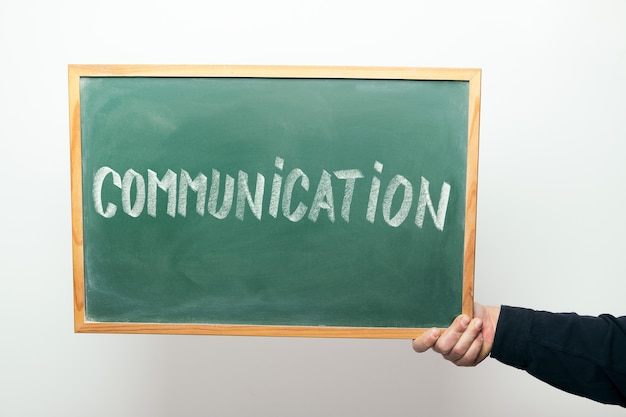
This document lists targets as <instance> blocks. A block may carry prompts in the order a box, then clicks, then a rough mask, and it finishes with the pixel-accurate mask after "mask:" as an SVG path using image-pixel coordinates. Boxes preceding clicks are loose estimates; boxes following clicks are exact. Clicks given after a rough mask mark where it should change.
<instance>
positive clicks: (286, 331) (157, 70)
mask: <svg viewBox="0 0 626 417" xmlns="http://www.w3.org/2000/svg"><path fill="white" fill-rule="evenodd" d="M68 76H69V77H68V78H69V114H70V159H71V196H72V248H73V275H74V329H75V331H76V332H96V333H156V334H219V335H251V336H253V335H259V336H267V335H270V336H303V337H349V338H415V337H417V336H419V335H420V334H421V333H422V332H423V331H424V329H407V328H344V327H324V326H265V325H262V326H258V325H223V324H163V323H121V322H115V323H103V322H90V321H87V320H86V319H85V282H84V276H85V270H84V268H85V265H84V246H83V203H82V202H83V195H82V193H83V191H82V170H81V169H82V168H81V121H80V117H81V114H80V94H79V82H80V78H81V77H83V76H104V77H107V76H116V77H131V76H151V77H174V76H175V77H259V76H262V77H276V78H329V79H333V78H368V79H408V80H460V81H468V82H469V100H470V103H469V115H468V121H469V123H468V152H467V184H466V208H465V216H466V227H465V243H464V246H465V248H464V271H463V301H462V310H463V312H464V313H465V314H468V315H470V316H472V315H473V288H474V257H475V236H476V201H477V174H478V142H479V120H480V90H481V70H480V69H440V68H432V69H431V68H383V67H315V66H309V67H298V66H271V67H270V66H182V65H70V66H69V67H68Z"/></svg>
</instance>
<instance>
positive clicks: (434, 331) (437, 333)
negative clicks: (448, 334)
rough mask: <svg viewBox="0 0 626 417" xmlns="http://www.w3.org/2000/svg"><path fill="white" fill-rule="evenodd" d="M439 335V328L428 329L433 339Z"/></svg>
mask: <svg viewBox="0 0 626 417" xmlns="http://www.w3.org/2000/svg"><path fill="white" fill-rule="evenodd" d="M439 335H440V331H439V329H438V328H436V327H433V328H432V329H430V336H431V337H432V338H433V339H437V338H439Z"/></svg>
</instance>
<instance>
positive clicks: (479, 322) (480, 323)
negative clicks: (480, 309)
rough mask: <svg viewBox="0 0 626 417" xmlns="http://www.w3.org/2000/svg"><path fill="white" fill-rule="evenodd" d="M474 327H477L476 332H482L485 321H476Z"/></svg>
mask: <svg viewBox="0 0 626 417" xmlns="http://www.w3.org/2000/svg"><path fill="white" fill-rule="evenodd" d="M474 327H476V330H480V329H481V328H482V327H483V321H482V320H481V319H476V321H475V322H474Z"/></svg>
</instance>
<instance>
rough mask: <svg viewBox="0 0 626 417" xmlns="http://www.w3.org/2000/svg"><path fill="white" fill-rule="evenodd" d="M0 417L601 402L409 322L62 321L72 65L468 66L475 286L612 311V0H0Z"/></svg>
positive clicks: (429, 411) (306, 412) (570, 410)
mask: <svg viewBox="0 0 626 417" xmlns="http://www.w3.org/2000/svg"><path fill="white" fill-rule="evenodd" d="M0 62H1V64H0V106H1V108H0V110H1V111H0V178H1V181H2V182H1V183H0V184H1V185H0V198H1V201H0V210H1V211H0V275H1V277H0V325H1V329H0V335H1V336H0V384H1V387H0V388H1V389H0V415H2V416H11V417H12V416H64V417H73V416H86V415H88V416H91V417H95V416H107V417H109V416H116V417H123V416H248V415H256V416H275V417H279V416H289V417H293V416H315V417H317V416H359V417H366V416H435V415H437V416H453V415H468V416H477V415H481V416H494V417H495V416H498V417H500V416H528V415H533V416H568V417H574V416H591V415H593V416H595V417H600V416H617V415H623V409H621V408H617V407H614V406H604V405H600V404H596V403H594V402H591V401H589V400H585V399H581V398H578V397H574V396H572V395H568V394H565V393H562V392H560V391H558V390H556V389H554V388H552V387H550V386H548V385H545V384H543V383H541V382H539V381H537V380H535V379H533V378H532V377H531V376H529V375H527V374H526V373H524V372H522V371H519V370H516V369H513V368H509V367H507V366H505V365H502V364H500V363H499V362H497V361H495V360H493V359H487V360H486V361H485V362H484V363H483V364H481V365H480V366H479V367H477V368H471V369H465V368H457V367H455V366H454V365H452V364H450V363H448V362H445V361H443V360H442V359H441V358H440V357H439V356H438V355H436V354H434V353H426V354H422V355H418V354H416V353H414V352H413V351H412V349H411V343H410V341H408V340H341V339H340V340H335V339H298V338H248V337H213V336H154V335H140V336H133V335H86V334H74V333H73V316H72V314H73V311H72V263H71V262H72V261H71V243H72V241H71V218H70V186H69V131H68V125H69V122H68V101H67V64H69V63H115V64H134V63H175V64H303V65H381V66H417V67H479V68H482V69H483V78H482V81H483V84H482V85H483V90H482V118H481V138H480V139H481V145H480V171H479V195H478V237H477V253H476V299H477V300H478V301H481V302H482V303H486V304H512V305H519V306H525V307H532V308H538V309H547V310H551V311H577V312H579V313H584V314H599V313H602V312H608V313H613V314H616V315H623V314H626V302H625V301H624V300H625V294H626V262H625V260H626V254H625V252H626V242H625V240H624V236H626V216H625V215H624V212H625V210H624V206H625V203H626V2H624V1H622V0H612V1H611V0H588V1H545V0H542V1H536V0H527V1H523V2H521V1H520V2H503V1H488V0H473V1H434V0H430V1H418V0H413V1H397V0H387V1H385V2H382V1H379V2H372V1H349V2H348V1H337V0H335V1H326V0H318V1H296V0H292V1H277V0H264V1H225V0H224V1H220V2H215V1H205V2H200V1H198V2H194V1H188V0H178V1H176V2H174V1H169V2H168V1H132V0H122V1H120V0H107V1H54V2H49V1H42V0H32V1H17V0H4V1H2V2H1V3H0Z"/></svg>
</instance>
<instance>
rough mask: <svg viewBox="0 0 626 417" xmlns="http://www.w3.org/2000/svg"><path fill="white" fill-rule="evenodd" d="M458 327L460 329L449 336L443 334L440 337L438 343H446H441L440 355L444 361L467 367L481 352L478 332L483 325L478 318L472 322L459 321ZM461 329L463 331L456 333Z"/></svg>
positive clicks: (481, 341) (466, 320)
mask: <svg viewBox="0 0 626 417" xmlns="http://www.w3.org/2000/svg"><path fill="white" fill-rule="evenodd" d="M459 325H460V327H458V328H456V329H455V330H456V332H455V333H451V334H450V335H449V336H448V335H446V334H445V333H444V334H443V335H442V336H441V340H440V342H441V341H442V340H443V341H445V342H446V343H445V344H444V343H442V350H441V352H440V353H441V354H442V355H443V357H444V358H445V359H447V360H449V361H450V362H453V363H455V364H456V365H459V366H468V365H471V364H473V363H474V362H475V361H476V359H477V358H478V356H479V354H480V352H481V350H482V345H483V338H482V335H481V333H480V332H481V330H482V325H483V323H482V320H481V319H478V318H475V319H473V320H472V321H469V319H461V320H460V321H459ZM461 328H462V329H463V331H462V332H461V333H458V332H459V331H460V329H461ZM438 344H439V343H438Z"/></svg>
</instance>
